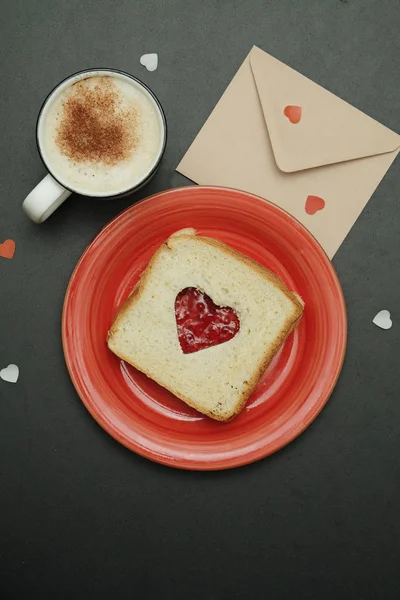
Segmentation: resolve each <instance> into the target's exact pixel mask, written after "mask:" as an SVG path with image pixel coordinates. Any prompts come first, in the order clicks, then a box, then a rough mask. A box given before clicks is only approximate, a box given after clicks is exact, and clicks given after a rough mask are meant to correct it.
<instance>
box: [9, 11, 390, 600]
mask: <svg viewBox="0 0 400 600" xmlns="http://www.w3.org/2000/svg"><path fill="white" fill-rule="evenodd" d="M1 17H2V19H1V20H2V22H3V24H2V31H1V34H0V44H1V62H2V67H1V75H2V77H1V90H2V91H1V124H2V133H1V136H0V148H1V159H2V175H1V189H0V242H1V241H3V240H4V239H6V238H13V239H14V240H15V241H16V243H17V251H16V255H15V258H14V259H13V260H12V261H8V260H5V259H1V258H0V368H1V367H4V366H6V365H7V364H8V363H12V362H13V363H16V364H18V365H19V367H20V371H21V374H20V379H19V381H18V383H17V384H16V385H11V384H6V383H5V382H3V381H0V471H1V481H0V486H1V490H0V597H1V598H4V599H7V600H8V599H14V598H16V599H19V598H28V597H31V595H33V594H34V593H36V595H37V597H39V598H42V599H47V598H57V599H64V598H65V599H69V598H74V599H91V598H101V599H103V598H104V599H107V598H118V599H120V598H121V599H123V598H130V599H131V598H143V599H148V598H149V599H153V598H179V599H181V598H182V599H193V600H197V599H199V600H200V599H201V600H225V599H226V600H228V599H229V600H231V599H232V598H243V599H248V600H257V599H264V598H270V599H272V600H275V599H278V600H279V599H286V598H294V599H296V600H297V599H299V600H302V599H303V598H304V599H307V600H313V599H317V600H319V599H322V598H324V599H344V598H345V599H358V598H366V599H372V598H377V599H378V598H379V599H389V598H390V599H391V598H393V599H394V598H398V597H399V594H400V592H399V585H400V574H399V572H398V567H399V558H400V556H399V534H400V503H399V501H400V493H399V492H400V455H399V450H400V437H399V434H400V368H399V358H398V349H399V345H400V333H399V332H400V327H399V325H400V312H399V309H398V307H399V305H400V282H399V278H398V273H399V267H398V259H399V235H400V210H399V198H400V196H399V191H400V171H399V167H400V163H399V161H397V162H396V163H395V164H394V166H393V167H392V168H391V169H390V171H389V173H388V175H387V176H386V177H385V179H384V181H383V182H382V184H381V185H380V187H379V189H378V190H377V192H376V193H375V194H374V196H373V198H372V200H371V201H370V203H369V204H368V207H367V209H366V210H365V211H364V213H363V215H362V216H361V218H360V219H359V220H358V221H357V223H356V225H355V227H354V229H353V230H352V232H351V234H350V235H349V237H348V238H347V240H346V242H345V243H344V244H343V246H342V248H341V249H340V251H339V252H338V254H337V256H336V257H335V259H334V265H335V267H336V269H337V271H338V274H339V277H340V279H341V282H342V285H343V289H344V294H345V297H346V301H347V307H348V316H349V344H348V352H347V358H346V361H345V365H344V369H343V373H342V376H341V378H340V381H339V384H338V386H337V388H336V391H335V393H334V394H333V396H332V398H331V400H330V402H329V403H328V405H327V406H326V408H325V409H324V410H323V412H322V414H321V415H320V416H319V418H318V419H317V420H316V421H315V423H314V424H313V425H312V426H311V427H310V428H309V429H308V430H307V431H306V432H305V433H304V434H303V435H302V436H301V437H300V438H298V439H297V440H296V441H295V442H294V443H292V444H291V445H289V446H288V447H287V448H285V449H284V450H282V451H280V452H278V453H277V454H276V455H274V456H272V457H270V458H268V459H266V460H262V461H260V462H258V463H256V464H254V465H251V466H248V467H243V468H240V469H236V470H233V471H229V472H221V473H208V474H207V473H190V472H180V471H175V470H173V469H170V468H167V467H163V466H159V465H157V464H153V463H151V462H149V461H147V460H145V459H143V458H140V457H138V456H136V455H135V454H133V453H131V452H129V451H128V450H126V449H124V448H123V447H122V446H120V445H118V444H117V443H116V442H115V441H114V440H113V439H111V438H110V437H108V435H107V434H105V433H104V432H103V431H102V430H101V429H100V427H98V425H97V424H96V423H95V422H94V421H93V420H92V419H91V417H90V416H89V414H88V413H87V412H86V410H85V408H84V407H83V405H82V404H81V402H80V401H79V399H78V396H77V395H76V393H75V391H74V388H73V387H72V384H71V383H70V380H69V378H68V375H67V371H66V368H65V366H64V360H63V355H62V349H61V340H60V317H61V308H62V302H63V296H64V292H65V288H66V285H67V283H68V279H69V277H70V274H71V272H72V270H73V267H74V265H75V263H76V261H77V260H78V258H79V256H80V254H81V253H82V251H83V250H84V248H85V247H86V246H87V244H88V243H89V242H90V241H91V240H92V238H93V237H94V236H95V235H96V234H97V232H98V231H99V230H100V228H101V227H102V226H103V225H104V224H105V223H106V222H107V221H109V220H110V218H111V217H113V216H114V215H116V214H117V213H118V212H119V211H121V210H122V209H123V208H125V207H126V206H128V205H129V204H131V203H132V202H134V201H135V200H137V199H139V198H141V197H144V196H145V195H147V194H150V193H153V192H155V191H158V190H163V189H167V188H169V187H175V186H180V185H184V184H185V183H187V182H186V180H185V179H184V178H183V177H181V176H180V175H178V174H177V173H175V172H174V168H175V166H176V165H177V163H178V161H179V159H180V158H181V157H182V155H183V153H184V151H185V150H186V149H187V147H188V145H189V144H190V142H191V141H192V139H193V138H194V136H195V134H196V133H197V131H198V130H199V128H200V126H201V125H202V124H203V122H204V120H205V118H206V117H207V116H208V114H209V113H210V111H211V109H212V108H213V106H214V105H215V103H216V101H217V100H218V98H219V97H220V95H221V93H222V92H223V90H224V89H225V87H226V85H227V84H228V82H229V81H230V79H231V78H232V76H233V75H234V73H235V71H236V70H237V68H238V66H239V64H240V63H241V62H242V61H243V59H244V57H245V55H246V54H247V53H248V51H249V50H250V48H251V46H252V45H253V44H257V45H259V46H260V47H261V48H263V49H265V50H267V51H268V52H270V53H272V54H273V55H274V56H276V57H277V58H279V59H281V60H283V61H285V62H287V63H288V64H290V65H291V66H292V67H294V68H297V69H299V70H300V71H301V72H302V73H304V74H305V75H307V76H309V77H311V78H312V79H314V80H315V81H317V82H318V83H320V84H322V85H323V86H326V87H327V88H328V89H329V90H331V91H332V92H334V93H336V94H338V95H339V96H341V97H342V98H344V99H345V100H347V101H349V102H351V103H352V104H354V105H356V106H357V107H358V108H360V109H361V110H363V111H365V112H366V113H367V114H369V115H371V116H372V117H375V118H376V119H378V120H380V121H381V122H383V123H384V124H385V125H388V126H389V127H391V128H392V129H395V130H396V129H397V130H399V129H400V112H399V62H398V58H399V50H400V40H399V24H400V2H399V1H398V0H293V1H290V0H275V1H269V2H267V1H264V2H262V1H261V0H231V1H229V0H220V1H218V0H170V1H168V0H164V1H163V2H162V1H161V0H160V1H158V2H157V0H145V1H134V0H116V1H114V2H111V1H110V2H107V1H106V0H91V1H86V2H85V1H84V0H68V1H64V2H55V1H51V0H40V1H38V2H33V1H32V2H28V1H27V0H2V2H1ZM153 51H155V52H158V53H159V57H160V62H159V68H158V70H157V71H155V72H154V73H148V72H147V71H145V69H144V68H143V67H141V65H140V64H139V58H140V56H141V55H142V54H143V53H146V52H153ZM93 66H108V67H115V68H118V69H122V70H126V71H128V72H131V73H133V74H136V75H138V76H139V77H141V78H142V79H143V80H144V81H145V82H146V83H148V84H149V85H150V87H152V88H153V89H154V91H155V93H156V94H157V95H158V96H159V98H160V100H161V102H162V104H163V105H164V107H165V111H166V114H167V119H168V124H169V134H170V135H169V143H168V148H167V151H166V155H165V159H164V161H163V163H162V168H161V171H160V172H159V174H158V175H157V177H156V178H155V179H154V180H153V182H152V183H151V184H150V185H149V186H148V187H147V188H146V189H145V190H144V191H142V192H140V193H139V194H138V195H137V196H136V197H131V198H128V199H124V200H119V201H113V202H109V203H107V202H96V201H90V200H85V199H82V198H81V197H73V198H72V199H71V200H70V201H68V202H67V203H66V204H65V205H64V206H63V207H62V208H61V209H60V210H58V211H57V213H56V214H55V215H54V216H53V217H52V218H51V219H49V221H48V222H46V223H45V224H43V225H40V226H38V225H34V224H33V223H30V222H29V220H28V219H27V218H26V217H25V216H24V214H23V213H22V211H21V202H22V200H23V199H24V197H25V195H26V194H27V193H28V192H29V191H30V190H31V188H32V187H33V186H34V185H35V184H36V183H37V182H38V181H39V180H40V178H41V177H42V176H43V175H44V168H43V166H42V164H41V162H40V160H39V157H38V155H37V152H36V147H35V139H34V126H35V120H36V115H37V112H38V110H39V107H40V105H41V102H42V100H43V98H44V96H45V95H46V94H47V92H48V91H49V90H50V89H51V88H52V87H53V86H54V85H55V84H56V83H58V81H59V80H61V79H62V78H64V77H65V76H67V75H69V74H70V73H72V72H74V71H77V70H80V69H83V68H87V67H93ZM383 308H387V309H389V310H391V311H392V316H393V320H394V326H393V328H392V329H391V330H390V331H382V330H379V329H378V328H376V327H375V326H373V325H372V323H371V320H372V318H373V317H374V315H375V313H376V312H378V311H379V310H381V309H383ZM310 360H312V357H310Z"/></svg>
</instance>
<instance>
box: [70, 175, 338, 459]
mask: <svg viewBox="0 0 400 600" xmlns="http://www.w3.org/2000/svg"><path fill="white" fill-rule="evenodd" d="M184 227H194V228H195V229H196V230H197V231H198V233H199V234H200V235H207V236H211V237H214V238H216V239H218V240H221V241H223V242H226V243H227V244H229V245H231V246H233V247H234V248H236V249H237V250H239V251H240V252H242V253H243V254H246V255H247V256H249V257H251V258H253V259H255V260H256V261H258V262H259V263H261V264H262V265H265V266H266V267H268V268H269V269H271V270H272V271H273V272H275V273H276V274H277V275H278V276H279V277H280V278H281V279H282V280H283V281H284V282H285V283H286V285H287V286H288V288H289V289H291V290H295V291H297V292H298V293H299V294H300V295H301V296H302V298H303V299H304V301H305V311H304V315H303V318H302V320H301V323H300V325H299V327H298V328H297V329H296V330H295V331H294V333H293V334H292V335H291V336H290V337H289V338H288V340H287V341H286V343H285V344H284V346H283V347H282V349H281V350H280V352H279V353H278V355H276V356H275V358H274V360H273V362H272V363H271V364H270V365H269V367H268V368H267V370H266V372H265V373H264V375H263V376H262V378H261V380H260V382H259V384H258V386H257V388H256V389H255V390H254V392H253V394H252V395H251V396H250V398H249V400H248V402H247V405H246V406H245V408H244V409H243V411H242V413H241V414H240V415H239V416H238V417H236V418H235V419H233V420H232V421H231V422H229V423H219V422H216V421H213V420H211V419H209V418H208V417H204V416H202V415H201V414H199V413H198V412H196V411H195V410H193V409H191V408H189V407H188V406H186V404H184V403H183V402H181V401H180V400H178V399H177V398H176V397H175V396H173V395H172V394H171V393H169V392H168V391H166V390H165V389H164V388H162V387H160V386H159V385H157V384H156V383H155V382H153V381H152V380H150V379H148V378H147V377H146V376H145V375H143V374H142V373H140V372H139V371H137V370H136V369H134V368H133V367H131V366H130V365H128V364H126V363H125V362H123V361H121V360H120V359H118V358H117V357H116V356H114V355H113V354H112V353H111V352H110V351H109V350H108V348H107V345H106V337H107V332H108V329H109V327H110V325H111V323H112V321H113V317H114V315H115V313H116V312H117V310H118V308H119V306H120V305H121V304H122V302H124V300H125V299H126V298H127V297H128V295H129V294H130V292H131V290H132V288H133V287H134V286H135V284H136V282H137V281H138V278H139V275H140V274H141V272H142V271H143V270H144V269H145V267H146V266H147V263H148V262H149V260H150V258H151V256H152V255H153V253H154V252H155V251H156V250H157V248H158V247H159V246H160V245H161V244H162V243H163V242H164V241H165V240H166V239H167V238H168V236H169V235H171V234H172V233H173V232H174V231H177V230H178V229H181V228H184ZM346 336H347V323H346V309H345V304H344V300H343V294H342V290H341V287H340V284H339V281H338V278H337V276H336V274H335V271H334V269H333V267H332V265H331V263H330V261H329V259H328V258H327V256H326V255H325V253H324V251H323V250H322V249H321V247H320V246H319V245H318V243H317V242H316V240H315V239H314V238H313V237H312V235H311V234H310V233H309V232H308V231H307V230H306V229H305V228H304V227H303V226H302V225H300V223H298V221H296V220H295V219H294V218H293V217H291V216H290V215H289V214H287V213H286V212H284V211H282V210H281V209H279V208H277V207H276V206H274V205H273V204H270V203H268V202H266V201H265V200H262V199H260V198H257V197H256V196H252V195H250V194H246V193H244V192H239V191H236V190H230V189H226V188H215V187H186V188H179V189H175V190H169V191H167V192H162V193H160V194H157V195H155V196H152V197H151V198H148V199H146V200H143V201H142V202H140V203H138V204H135V205H134V206H132V207H131V208H129V209H128V210H126V211H125V212H123V213H122V214H121V215H119V216H118V217H117V218H116V219H114V220H113V221H112V222H111V223H109V225H107V226H106V227H105V228H104V229H103V230H102V231H101V233H100V234H99V235H98V236H97V237H96V239H95V240H94V241H93V242H92V244H90V246H89V247H88V248H87V250H86V251H85V253H84V254H83V256H82V258H81V259H80V261H79V263H78V265H77V267H76V268H75V271H74V273H73V275H72V278H71V281H70V284H69V287H68V290H67V293H66V297H65V304H64V311H63V320H62V337H63V346H64V353H65V358H66V362H67V366H68V369H69V372H70V375H71V378H72V381H73V384H74V386H75V388H76V390H77V392H78V394H79V396H80V397H81V399H82V401H83V403H84V404H85V406H86V407H87V409H88V410H89V411H90V413H91V414H92V415H93V417H94V418H95V419H96V421H97V422H98V423H99V424H100V425H101V426H102V427H103V428H104V429H105V430H106V431H107V432H108V433H109V434H110V435H112V436H113V437H114V438H115V439H116V440H118V441H119V442H121V443H122V444H124V445H125V446H126V447H127V448H130V449H131V450H133V451H135V452H137V453H138V454H141V455H143V456H145V457H147V458H150V459H152V460H155V461H157V462H160V463H163V464H167V465H171V466H174V467H180V468H185V469H203V470H211V469H226V468H230V467H236V466H239V465H243V464H246V463H250V462H253V461H255V460H257V459H260V458H262V457H264V456H267V455H269V454H271V453H272V452H275V451H276V450H278V449H279V448H282V446H285V444H287V443H288V442H290V441H291V440H293V439H294V438H295V437H296V436H298V435H299V434H300V433H301V432H302V431H304V429H306V427H307V426H308V425H309V424H310V423H311V421H313V419H315V417H316V416H317V415H318V413H319V412H320V410H321V409H322V407H323V406H324V405H325V403H326V402H327V400H328V398H329V396H330V394H331V392H332V390H333V388H334V386H335V383H336V381H337V378H338V376H339V373H340V370H341V367H342V363H343V358H344V354H345V347H346Z"/></svg>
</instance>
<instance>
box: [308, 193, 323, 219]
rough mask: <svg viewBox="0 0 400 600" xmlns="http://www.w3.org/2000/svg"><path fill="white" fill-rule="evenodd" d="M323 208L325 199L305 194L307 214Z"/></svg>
mask: <svg viewBox="0 0 400 600" xmlns="http://www.w3.org/2000/svg"><path fill="white" fill-rule="evenodd" d="M323 208H325V200H323V199H322V198H320V197H319V196H307V200H306V213H307V214H308V215H315V213H316V212H318V211H319V210H322V209H323Z"/></svg>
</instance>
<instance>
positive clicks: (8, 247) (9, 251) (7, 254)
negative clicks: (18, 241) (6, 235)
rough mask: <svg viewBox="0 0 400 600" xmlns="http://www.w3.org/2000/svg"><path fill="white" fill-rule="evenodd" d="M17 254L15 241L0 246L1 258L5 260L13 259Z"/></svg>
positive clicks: (8, 241)
mask: <svg viewBox="0 0 400 600" xmlns="http://www.w3.org/2000/svg"><path fill="white" fill-rule="evenodd" d="M14 253H15V242H14V240H6V241H5V242H3V243H2V244H0V256H2V257H3V258H9V259H11V258H12V257H13V256H14Z"/></svg>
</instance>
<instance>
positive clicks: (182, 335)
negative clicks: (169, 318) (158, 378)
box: [175, 287, 240, 354]
mask: <svg viewBox="0 0 400 600" xmlns="http://www.w3.org/2000/svg"><path fill="white" fill-rule="evenodd" d="M175 318H176V326H177V330H178V338H179V343H180V345H181V348H182V351H183V353H184V354H190V353H191V352H198V350H204V349H205V348H210V347H211V346H217V345H218V344H223V343H224V342H227V341H229V340H231V339H232V338H233V337H235V335H236V334H237V332H238V331H239V329H240V321H239V317H238V316H237V314H236V313H235V311H234V310H233V308H230V307H229V306H217V305H216V304H214V302H213V301H212V300H211V298H210V297H209V296H207V294H205V293H204V292H201V291H200V290H198V289H196V288H193V287H189V288H185V289H184V290H182V291H181V292H179V294H178V295H177V297H176V299H175Z"/></svg>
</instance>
